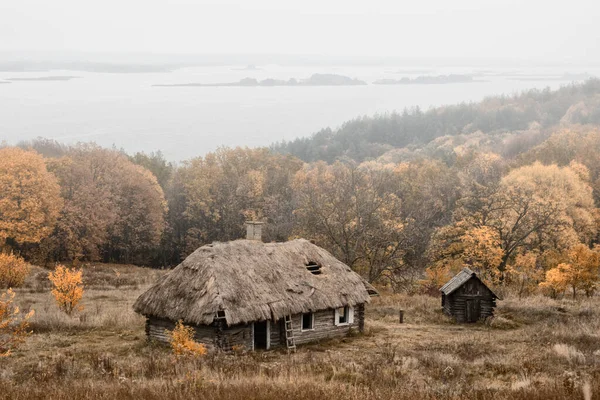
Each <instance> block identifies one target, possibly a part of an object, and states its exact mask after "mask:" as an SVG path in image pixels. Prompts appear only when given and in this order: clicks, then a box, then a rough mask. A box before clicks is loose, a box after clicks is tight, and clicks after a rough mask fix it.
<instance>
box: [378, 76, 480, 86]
mask: <svg viewBox="0 0 600 400" xmlns="http://www.w3.org/2000/svg"><path fill="white" fill-rule="evenodd" d="M469 82H475V81H474V80H473V75H458V74H451V75H438V76H419V77H417V78H414V79H411V78H407V77H404V78H402V79H379V80H376V81H375V82H373V83H374V84H375V85H432V84H435V85H439V84H447V83H469Z"/></svg>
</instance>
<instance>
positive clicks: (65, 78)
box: [6, 76, 81, 83]
mask: <svg viewBox="0 0 600 400" xmlns="http://www.w3.org/2000/svg"><path fill="white" fill-rule="evenodd" d="M79 78H81V77H80V76H40V77H34V78H7V79H6V80H7V81H11V82H18V81H45V82H65V81H70V80H72V79H79ZM7 83H10V82H7Z"/></svg>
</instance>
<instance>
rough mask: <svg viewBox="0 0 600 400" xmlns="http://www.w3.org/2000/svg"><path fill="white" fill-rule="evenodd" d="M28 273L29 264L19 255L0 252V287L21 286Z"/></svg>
mask: <svg viewBox="0 0 600 400" xmlns="http://www.w3.org/2000/svg"><path fill="white" fill-rule="evenodd" d="M27 274H29V266H28V265H27V263H26V262H25V260H23V259H22V258H21V257H18V256H16V255H14V254H5V253H0V287H4V288H13V287H19V286H22V285H23V283H24V282H25V278H26V277H27Z"/></svg>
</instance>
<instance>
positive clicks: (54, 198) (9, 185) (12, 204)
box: [0, 147, 62, 246]
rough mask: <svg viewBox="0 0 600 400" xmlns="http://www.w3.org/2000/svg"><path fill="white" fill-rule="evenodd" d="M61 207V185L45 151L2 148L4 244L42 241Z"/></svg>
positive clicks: (0, 231)
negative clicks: (49, 165)
mask: <svg viewBox="0 0 600 400" xmlns="http://www.w3.org/2000/svg"><path fill="white" fill-rule="evenodd" d="M61 207H62V200H61V197H60V188H59V186H58V183H57V181H56V178H55V177H54V175H52V174H51V173H49V172H48V171H47V169H46V165H45V163H44V159H43V158H42V156H41V155H39V154H37V153H35V152H32V151H25V150H21V149H18V148H14V147H6V148H3V149H0V246H3V245H5V243H6V241H12V242H14V243H12V244H22V243H38V242H39V241H40V240H42V239H43V238H45V237H46V236H48V235H49V234H50V233H51V232H52V229H53V227H54V223H55V221H56V218H57V217H58V214H59V211H60V209H61Z"/></svg>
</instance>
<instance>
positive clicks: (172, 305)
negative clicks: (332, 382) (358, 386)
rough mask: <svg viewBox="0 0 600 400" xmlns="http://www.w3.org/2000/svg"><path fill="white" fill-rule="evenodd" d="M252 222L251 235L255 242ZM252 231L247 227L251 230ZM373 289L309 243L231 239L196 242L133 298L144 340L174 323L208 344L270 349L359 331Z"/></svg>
mask: <svg viewBox="0 0 600 400" xmlns="http://www.w3.org/2000/svg"><path fill="white" fill-rule="evenodd" d="M255 228H256V227H253V228H252V231H253V232H250V230H249V236H248V237H251V238H254V239H256V237H257V236H258V235H257V234H256V232H254V230H255ZM249 229H250V228H249ZM376 294H377V292H376V291H375V289H374V288H373V287H372V286H371V285H370V284H368V283H367V282H366V281H365V280H364V279H363V278H362V277H361V276H360V275H358V274H357V273H355V272H354V271H352V269H350V267H349V266H347V265H346V264H344V263H342V262H341V261H339V260H337V259H336V258H335V257H333V256H332V255H331V254H330V253H328V252H327V251H326V250H324V249H322V248H320V247H318V246H316V245H314V244H312V243H311V242H309V241H308V240H304V239H297V240H292V241H289V242H285V243H263V242H261V241H259V240H236V241H232V242H227V243H213V244H210V245H206V246H203V247H200V248H199V249H198V250H196V251H195V252H194V253H192V254H191V255H189V256H188V257H187V258H186V259H185V260H184V261H183V262H182V263H181V264H179V265H178V266H177V267H175V268H174V269H173V270H172V271H171V272H169V273H168V274H167V275H166V276H165V277H163V278H162V279H161V281H160V282H158V283H157V284H156V285H154V286H153V287H151V288H150V289H149V290H148V291H147V292H145V293H143V294H142V295H141V296H140V297H139V298H138V299H137V301H136V302H135V304H134V309H135V311H136V312H138V313H140V314H142V315H144V316H146V318H147V319H146V333H147V336H148V337H149V338H153V339H157V340H159V341H167V340H168V337H167V334H166V332H165V330H166V329H168V330H171V329H173V328H174V324H175V322H176V321H179V320H182V321H183V323H184V324H185V325H188V326H191V327H193V328H194V329H195V339H196V340H197V341H198V342H200V343H204V344H206V345H207V346H208V347H211V348H220V349H224V350H229V349H231V348H233V347H234V346H236V347H242V348H246V349H252V350H254V349H271V348H276V347H284V348H285V347H287V348H291V349H295V347H296V345H297V344H302V343H307V342H311V341H316V340H319V339H325V338H331V337H339V336H344V335H347V334H348V333H349V332H350V330H351V329H357V330H359V331H362V330H363V328H364V305H365V303H368V302H369V301H370V297H371V296H372V295H376Z"/></svg>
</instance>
